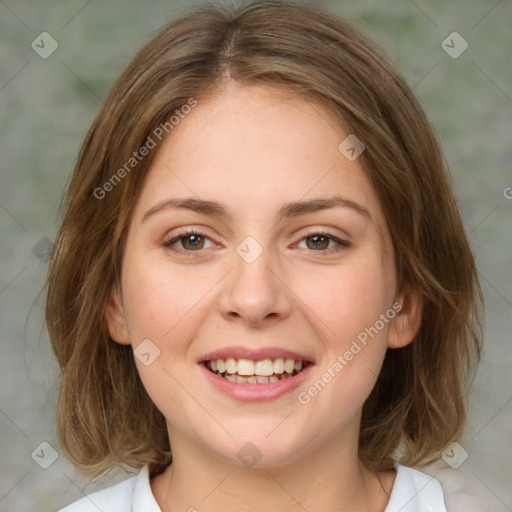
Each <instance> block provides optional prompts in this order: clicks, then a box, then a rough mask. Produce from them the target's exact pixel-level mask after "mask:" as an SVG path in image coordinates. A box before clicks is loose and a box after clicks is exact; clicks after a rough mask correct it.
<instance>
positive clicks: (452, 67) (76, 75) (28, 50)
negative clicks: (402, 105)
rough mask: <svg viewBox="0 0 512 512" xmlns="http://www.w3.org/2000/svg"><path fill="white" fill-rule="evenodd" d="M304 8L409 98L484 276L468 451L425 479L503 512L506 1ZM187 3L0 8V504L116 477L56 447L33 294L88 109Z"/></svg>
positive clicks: (53, 500) (507, 320) (41, 505)
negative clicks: (344, 24)
mask: <svg viewBox="0 0 512 512" xmlns="http://www.w3.org/2000/svg"><path fill="white" fill-rule="evenodd" d="M212 3H214V2H212ZM317 3H318V4H319V5H322V6H324V7H327V8H329V9H331V10H332V11H333V12H336V13H338V14H340V15H342V16H344V17H346V18H348V19H349V20H351V21H352V22H353V23H354V24H355V25H356V26H358V27H359V28H361V29H362V30H363V31H364V32H365V33H366V34H367V35H368V36H370V37H371V38H372V39H373V40H374V41H376V42H377V43H378V44H379V45H380V46H381V47H382V48H383V49H384V50H385V51H386V52H387V53H388V54H389V55H390V57H391V58H392V60H393V62H394V63H395V64H396V66H397V68H398V69H399V70H400V72H401V73H402V74H403V75H404V76H405V77H406V79H407V81H408V83H409V84H410V86H411V87H413V91H414V92H415V94H416V95H417V96H418V98H419V99H420V101H421V102H422V104H423V106H424V108H425V110H426V112H427V115H428V116H429V118H430V120H431V122H432V124H433V127H434V129H435V131H436V133H437V134H438V136H439V138H440V141H441V144H442V146H443V151H444V155H445V158H446V160H447V162H448V164H449V167H450V169H451V175H452V179H453V183H454V187H455V191H456V194H457V197H458V199H459V203H460V208H461V210H462V213H463V217H464V223H465V226H466V229H467V233H468V236H469V239H470V241H471V244H472V247H473V250H474V253H475V255H476V259H477V264H478V267H479V272H480V277H481V280H482V286H483V290H484V294H485V300H486V320H485V354H484V358H483V361H482V364H481V366H480V368H479V372H478V375H477V377H476V379H475V382H474V386H473V389H472V394H471V410H470V418H469V424H468V429H467V435H466V439H465V440H464V442H463V443H462V446H463V447H464V449H465V450H466V451H467V452H468V455H469V456H468V459H467V460H466V461H465V462H464V463H463V464H462V465H461V466H460V467H459V468H458V469H451V468H450V467H449V466H448V464H446V463H445V462H444V461H443V460H442V459H440V460H439V461H438V462H436V463H434V464H431V465H430V466H429V467H427V468H424V470H425V471H426V472H429V473H430V474H432V475H436V478H438V479H439V480H441V481H442V482H443V485H444V487H445V490H446V491H447V493H448V494H449V496H448V497H447V504H448V510H450V511H456V510H465V511H468V510H479V511H480V510H486V511H505V510H512V488H511V486H510V481H511V475H512V462H511V459H510V446H511V445H512V435H511V432H512V385H511V384H512V377H511V371H510V369H511V367H512V357H511V346H512V344H511V333H512V271H511V270H512V265H511V259H512V258H511V252H512V251H511V247H512V244H511V234H512V222H511V220H512V189H510V188H507V187H512V170H511V158H510V157H511V155H510V152H511V147H512V140H511V139H512V137H511V133H512V131H511V122H510V121H511V119H512V65H511V63H512V37H511V31H510V27H511V21H512V2H511V1H510V0H500V1H497V0H489V1H487V0H468V1H462V0H460V1H449V2H446V1H441V0H435V1H425V0H414V1H412V0H389V1H380V2H378V1H376V0H348V1H338V2H335V1H319V2H317ZM195 5H202V3H201V2H194V3H189V2H178V1H167V2H159V1H154V0H153V1H152V0H150V1H147V2H142V1H137V2H135V1H121V0H105V1H100V0H92V1H87V0H67V1H41V2H37V3H36V2H33V1H29V0H16V1H15V0H0V33H1V36H0V56H1V66H0V116H1V117H0V118H1V125H0V130H1V137H0V155H1V156H0V172H1V187H0V228H1V233H2V243H1V245H0V259H1V263H2V264H1V270H0V333H1V339H0V351H1V352H0V354H1V358H0V368H1V370H0V372H1V375H2V386H1V387H0V454H1V455H0V456H1V461H2V465H1V468H0V510H6V511H7V510H22V511H28V510H38V511H40V512H50V511H55V510H57V509H59V508H61V507H63V506H64V505H66V504H68V503H70V502H72V501H74V500H76V499H78V498H80V497H81V496H83V495H84V494H88V493H90V492H93V491H94V490H98V489H100V488H102V487H106V486H107V485H111V484H112V483H114V482H115V481H119V480H122V479H124V478H126V477H127V476H128V475H126V474H125V473H119V474H118V475H116V476H114V477H111V478H110V479H108V480H104V481H103V482H101V483H99V484H89V485H86V483H87V481H86V479H85V478H84V477H82V476H81V475H79V474H78V473H77V471H75V470H74V468H73V467H72V466H71V464H70V463H69V462H68V461H66V459H65V458H64V456H63V454H62V452H61V450H60V447H59V446H58V443H57V441H56V439H55V429H54V414H55V401H56V396H57V390H58V386H57V385H58V381H57V380H56V376H57V365H56V362H55V361H54V359H53V356H52V354H51V352H50V349H49V346H48V342H47V337H46V335H45V332H44V329H43V330H42V331H41V329H42V326H43V308H44V294H41V295H38V294H39V292H40V291H41V288H42V286H43V284H44V280H45V277H46V271H47V262H46V257H45V251H46V249H47V248H48V246H49V244H50V243H51V241H52V240H53V237H54V236H55V233H56V231H57V228H58V225H59V222H60V217H59V205H60V201H61V197H62V194H63V192H64V189H65V186H66V184H67V180H68V178H69V176H70V174H71V172H72V169H73V165H74V161H75V158H76V155H77V152H78V149H79V147H80V144H81V142H82V140H83V138H84V136H85V133H86V131H87V129H88V127H89V125H90V123H91V121H92V119H93V117H94V115H95V113H96V111H97V110H98V108H99V107H100V105H101V102H102V99H103V98H104V97H105V95H106V93H107V91H108V89H109V87H110V85H111V84H112V82H113V80H114V79H115V78H116V77H117V75H118V74H119V73H120V72H121V70H122V69H123V68H124V66H125V65H126V64H127V63H128V61H129V59H130V58H131V57H132V56H133V55H134V53H135V51H136V50H138V49H139V48H140V47H141V46H142V45H143V44H144V43H146V42H147V41H148V40H149V39H150V38H151V37H152V36H153V35H154V34H155V32H156V31H158V29H159V28H160V27H161V26H162V25H164V24H165V23H166V22H167V21H169V20H170V19H171V18H173V17H174V16H176V15H177V14H181V13H182V12H183V11H184V10H186V9H188V8H189V7H192V6H195ZM44 31H46V32H48V33H49V34H50V35H51V36H52V37H53V38H54V39H55V40H56V41H57V43H58V48H57V50H56V51H55V52H54V53H53V54H52V55H50V56H49V57H48V58H46V59H43V58H41V57H40V56H39V55H38V54H37V53H36V52H35V51H34V50H33V48H32V47H31V43H32V41H34V40H36V38H37V36H39V34H41V33H42V32H44ZM454 31H455V32H458V33H459V34H460V35H461V36H462V37H463V38H464V40H465V41H467V43H468V45H469V46H468V48H467V50H466V51H464V52H463V53H462V54H461V55H460V56H459V57H458V58H453V57H452V56H450V55H448V53H446V51H445V50H444V49H443V48H442V46H441V43H442V41H443V40H445V39H446V38H447V36H448V35H449V34H451V33H452V32H454ZM507 196H508V198H507ZM40 334H41V337H40ZM42 442H47V443H49V444H50V445H51V447H53V449H54V450H55V455H57V456H58V458H57V459H56V460H55V462H53V463H52V464H51V465H50V466H49V467H48V468H47V469H43V468H42V467H40V465H38V464H37V463H36V461H38V457H37V454H38V453H41V452H40V450H41V449H44V450H46V452H45V453H46V454H48V453H52V452H51V449H49V448H48V447H46V446H45V445H43V446H42V447H41V446H40V443H42ZM34 450H36V451H35V452H34ZM31 454H32V456H31ZM39 462H40V463H41V458H39ZM47 462H50V459H47Z"/></svg>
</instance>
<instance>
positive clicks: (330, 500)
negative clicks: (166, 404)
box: [151, 427, 394, 512]
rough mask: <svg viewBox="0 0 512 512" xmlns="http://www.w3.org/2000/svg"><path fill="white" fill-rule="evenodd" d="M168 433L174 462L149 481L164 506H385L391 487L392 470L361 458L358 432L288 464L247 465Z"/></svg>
mask: <svg viewBox="0 0 512 512" xmlns="http://www.w3.org/2000/svg"><path fill="white" fill-rule="evenodd" d="M168 428H169V427H168ZM169 436H170V441H171V447H172V452H173V462H172V464H171V465H170V466H169V467H168V468H167V469H166V471H165V472H164V473H162V474H161V475H158V476H157V477H155V478H154V479H153V480H152V481H151V486H152V490H153V494H154V495H155V498H156V501H157V503H158V504H159V506H160V508H161V509H162V512H175V511H190V512H194V511H201V512H214V511H218V510H225V511H237V512H252V511H255V510H280V511H283V512H303V511H304V510H307V511H309V512H313V511H316V510H337V511H347V512H348V511H350V512H354V511H357V512H367V511H372V512H384V510H385V508H386V505H387V503H388V500H389V494H390V493H391V489H392V487H393V481H394V471H393V472H386V473H381V474H379V475H378V474H376V473H374V472H371V471H370V470H369V469H368V468H366V467H365V466H364V465H363V464H362V463H361V462H360V460H359V458H358V456H357V450H353V449H352V447H353V446H356V447H357V438H356V440H355V442H354V441H353V440H352V439H351V440H350V441H351V442H349V440H347V439H346V436H345V438H344V439H343V440H342V439H340V438H333V439H331V440H329V441H328V442H326V443H324V444H323V445H322V447H321V448H316V449H315V450H314V451H313V452H311V453H309V454H304V455H303V456H302V457H299V458H295V459H294V461H293V462H290V463H289V464H280V465H273V466H268V465H267V466H260V465H259V464H256V465H254V466H252V467H246V466H244V465H243V464H242V463H235V462H232V461H230V460H228V459H226V458H223V457H221V456H219V454H217V453H214V452H211V451H208V450H207V449H205V448H204V447H202V446H200V445H198V444H197V443H194V441H193V440H191V439H189V438H186V437H183V436H182V435H181V433H179V432H177V431H176V430H174V431H173V430H172V429H171V428H169ZM356 436H357V432H356ZM342 441H343V442H342Z"/></svg>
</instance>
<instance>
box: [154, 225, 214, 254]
mask: <svg viewBox="0 0 512 512" xmlns="http://www.w3.org/2000/svg"><path fill="white" fill-rule="evenodd" d="M182 240H183V241H182ZM205 240H210V239H209V238H208V237H207V236H206V235H204V233H201V232H199V231H196V230H193V229H190V230H186V231H185V232H183V233H180V234H178V235H177V236H175V237H173V238H171V239H170V240H166V241H165V242H164V243H163V244H162V246H163V247H168V248H169V249H170V250H172V251H174V252H178V253H181V254H186V255H187V256H192V254H191V253H193V252H197V251H200V250H201V249H204V241H205ZM177 242H181V244H182V246H183V247H184V249H175V248H173V247H172V246H173V245H174V244H176V243H177Z"/></svg>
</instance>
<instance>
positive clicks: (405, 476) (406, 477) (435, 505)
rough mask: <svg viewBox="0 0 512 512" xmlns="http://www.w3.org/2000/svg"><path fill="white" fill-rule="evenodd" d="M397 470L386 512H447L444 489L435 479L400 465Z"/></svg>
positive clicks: (396, 466) (396, 467)
mask: <svg viewBox="0 0 512 512" xmlns="http://www.w3.org/2000/svg"><path fill="white" fill-rule="evenodd" d="M395 469H396V477H395V483H394V484H393V489H392V491H391V496H390V498H389V502H388V506H387V507H386V510H385V512H398V511H400V512H447V511H446V506H445V501H444V494H443V489H442V487H441V484H440V483H439V482H438V481H437V480H436V479H435V478H434V477H432V476H430V475H427V474H426V473H422V472H421V471H418V470H416V469H413V468H409V467H407V466H402V465H400V464H397V465H395Z"/></svg>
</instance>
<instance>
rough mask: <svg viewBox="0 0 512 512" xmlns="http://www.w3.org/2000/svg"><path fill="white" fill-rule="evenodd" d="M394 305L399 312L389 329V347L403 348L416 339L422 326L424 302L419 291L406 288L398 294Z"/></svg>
mask: <svg viewBox="0 0 512 512" xmlns="http://www.w3.org/2000/svg"><path fill="white" fill-rule="evenodd" d="M398 304H400V305H401V309H399V307H398ZM393 306H394V307H393V309H394V310H395V311H397V310H398V312H397V314H396V316H395V318H394V319H393V320H392V322H391V326H390V329H389V336H388V348H402V347H405V346H406V345H408V344H409V343H411V342H412V341H413V340H414V338H415V336H416V335H417V334H418V331H419V329H420V326H421V313H422V304H421V300H420V296H419V293H418V292H417V291H416V290H412V289H410V288H409V289H406V290H404V291H403V292H402V293H400V294H399V295H398V297H397V298H396V300H395V303H394V304H393Z"/></svg>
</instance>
